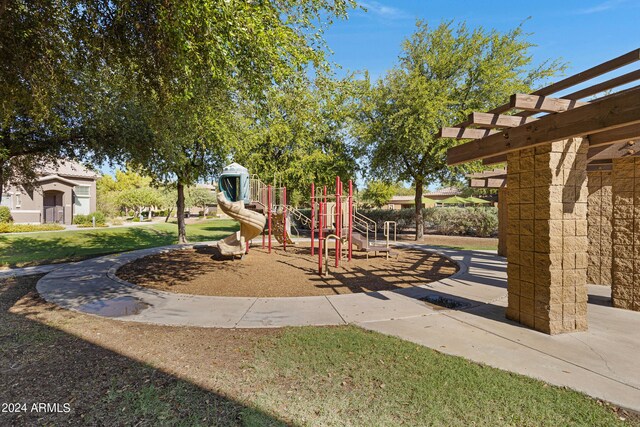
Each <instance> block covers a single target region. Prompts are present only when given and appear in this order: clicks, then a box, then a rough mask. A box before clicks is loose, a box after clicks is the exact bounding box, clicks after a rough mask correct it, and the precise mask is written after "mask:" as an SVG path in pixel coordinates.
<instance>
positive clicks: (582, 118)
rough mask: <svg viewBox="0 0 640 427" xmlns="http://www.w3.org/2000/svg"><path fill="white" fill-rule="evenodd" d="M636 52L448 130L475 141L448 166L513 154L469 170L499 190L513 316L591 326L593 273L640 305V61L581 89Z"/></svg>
mask: <svg viewBox="0 0 640 427" xmlns="http://www.w3.org/2000/svg"><path fill="white" fill-rule="evenodd" d="M638 60H640V49H636V50H634V51H631V52H629V53H627V54H625V55H622V56H620V57H617V58H615V59H612V60H610V61H607V62H604V63H602V64H600V65H597V66H595V67H593V68H590V69H588V70H586V71H583V72H581V73H578V74H576V75H573V76H571V77H568V78H565V79H563V80H561V81H559V82H556V83H554V84H552V85H549V86H547V87H544V88H542V89H539V90H537V91H535V92H533V93H531V94H514V95H512V96H511V98H510V101H509V103H507V104H505V105H501V106H499V107H497V108H494V109H493V110H491V111H488V112H477V113H472V114H471V115H469V117H468V119H467V120H466V121H464V122H463V123H460V124H458V125H457V126H455V127H446V128H442V129H441V131H440V136H441V137H443V138H456V139H470V140H471V141H470V142H466V143H463V144H461V145H458V146H455V147H453V148H451V149H449V151H448V157H447V161H448V163H449V165H457V164H461V163H466V162H470V161H474V160H482V161H483V163H484V164H486V165H491V164H496V163H506V164H507V167H506V170H504V169H502V170H500V169H496V170H493V171H486V172H483V173H480V174H473V175H471V176H469V177H470V179H471V185H472V186H478V187H480V186H482V187H484V188H499V189H501V190H499V191H500V192H501V194H500V196H502V197H501V199H502V200H503V202H502V204H501V205H502V206H501V207H502V209H501V211H502V213H503V214H505V213H506V215H505V219H506V220H507V221H506V223H507V226H506V233H504V232H503V233H501V234H502V236H501V240H503V242H502V243H503V245H504V247H505V249H506V250H505V251H503V252H506V254H507V274H508V295H509V303H508V308H507V312H506V315H507V317H508V318H510V319H513V320H516V321H518V322H520V323H522V324H524V325H527V326H530V327H532V328H534V329H537V330H539V331H542V332H546V333H551V334H555V333H561V332H571V331H579V330H585V329H586V328H587V317H586V314H587V288H586V284H587V282H591V283H597V284H611V287H612V302H613V305H614V306H615V307H619V308H625V309H631V310H636V311H640V157H639V156H638V154H640V85H638V84H637V83H638V81H639V80H640V69H634V70H632V71H626V72H625V73H624V74H621V75H617V76H615V77H611V78H609V79H607V80H602V81H600V82H598V83H596V84H592V85H590V86H587V87H582V88H576V86H578V85H581V86H583V85H584V84H585V83H588V82H589V81H591V80H592V79H595V78H598V77H600V76H604V75H605V74H607V73H610V72H612V71H614V70H618V69H620V68H622V67H627V68H634V67H636V66H637V65H638V62H637V61H638ZM560 92H563V94H562V95H560V96H557V95H556V94H558V93H560ZM564 92H569V93H564ZM551 95H556V96H555V97H551ZM505 202H506V203H505ZM505 211H506V212H505ZM505 234H506V244H505V242H504V236H505Z"/></svg>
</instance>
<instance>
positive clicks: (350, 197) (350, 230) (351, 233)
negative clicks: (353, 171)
mask: <svg viewBox="0 0 640 427" xmlns="http://www.w3.org/2000/svg"><path fill="white" fill-rule="evenodd" d="M348 203H349V229H348V233H349V235H348V236H347V239H349V248H348V249H347V253H348V257H349V261H351V255H352V249H353V248H352V245H351V239H352V238H353V181H351V180H349V201H348Z"/></svg>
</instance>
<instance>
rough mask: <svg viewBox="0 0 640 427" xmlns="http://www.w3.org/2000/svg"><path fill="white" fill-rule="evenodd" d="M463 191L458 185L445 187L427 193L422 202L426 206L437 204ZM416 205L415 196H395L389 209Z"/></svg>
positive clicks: (388, 205)
mask: <svg viewBox="0 0 640 427" xmlns="http://www.w3.org/2000/svg"><path fill="white" fill-rule="evenodd" d="M461 193H462V192H461V191H460V189H458V188H456V187H445V188H441V189H439V190H435V191H432V192H430V193H425V194H423V195H422V203H423V204H424V206H425V207H431V206H435V204H436V203H437V202H439V201H440V200H444V199H447V198H449V197H451V196H459V195H460V194H461ZM414 206H415V196H393V197H392V198H391V200H389V203H387V208H388V209H404V208H412V207H414Z"/></svg>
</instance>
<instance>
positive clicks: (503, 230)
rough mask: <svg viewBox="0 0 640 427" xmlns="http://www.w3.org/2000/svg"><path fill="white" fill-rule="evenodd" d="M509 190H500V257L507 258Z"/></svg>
mask: <svg viewBox="0 0 640 427" xmlns="http://www.w3.org/2000/svg"><path fill="white" fill-rule="evenodd" d="M508 223H509V216H508V215H507V189H506V188H499V189H498V255H500V256H507V229H508Z"/></svg>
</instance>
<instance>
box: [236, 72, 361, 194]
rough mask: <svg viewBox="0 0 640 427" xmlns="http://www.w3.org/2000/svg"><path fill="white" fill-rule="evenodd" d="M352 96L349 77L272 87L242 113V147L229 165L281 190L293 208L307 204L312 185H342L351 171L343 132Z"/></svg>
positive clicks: (352, 157)
mask: <svg viewBox="0 0 640 427" xmlns="http://www.w3.org/2000/svg"><path fill="white" fill-rule="evenodd" d="M356 94H357V92H356V85H355V83H354V82H353V81H352V80H351V78H350V77H348V78H345V79H342V80H335V79H332V78H329V77H327V76H325V75H319V76H317V77H316V79H315V80H314V81H313V82H309V81H308V79H306V78H304V77H299V78H297V79H294V80H291V81H288V82H286V83H285V84H282V85H278V86H273V87H272V88H271V89H270V90H269V91H268V92H267V95H266V100H265V102H264V104H263V105H260V106H255V105H254V104H250V105H249V107H253V108H245V111H246V113H245V115H246V116H247V117H248V121H249V124H248V125H247V133H246V137H245V141H246V142H245V143H244V144H242V145H237V146H236V149H235V150H234V158H235V160H236V161H238V162H239V163H241V164H243V165H244V166H245V167H247V168H248V169H249V170H250V171H251V173H252V174H257V175H258V176H259V177H260V178H261V179H262V180H263V181H265V182H269V183H273V181H274V180H275V179H277V180H278V181H279V182H282V184H283V185H286V186H287V195H288V199H289V201H290V203H291V204H293V205H297V204H298V203H299V202H301V201H302V200H305V199H306V200H309V192H310V185H311V183H312V182H314V183H315V184H316V186H322V185H329V186H332V185H333V183H334V182H335V177H336V176H340V177H341V179H342V180H343V181H344V182H346V181H347V180H348V179H350V178H352V177H353V176H354V174H355V172H356V170H357V163H356V158H355V155H354V153H353V150H352V147H351V146H350V145H349V140H348V133H347V132H346V130H347V129H348V126H349V123H350V121H351V120H352V118H353V109H352V108H351V107H352V105H353V103H354V100H353V97H354V96H355V95H356ZM245 107H246V106H245ZM247 110H248V111H247ZM274 177H275V178H274Z"/></svg>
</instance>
